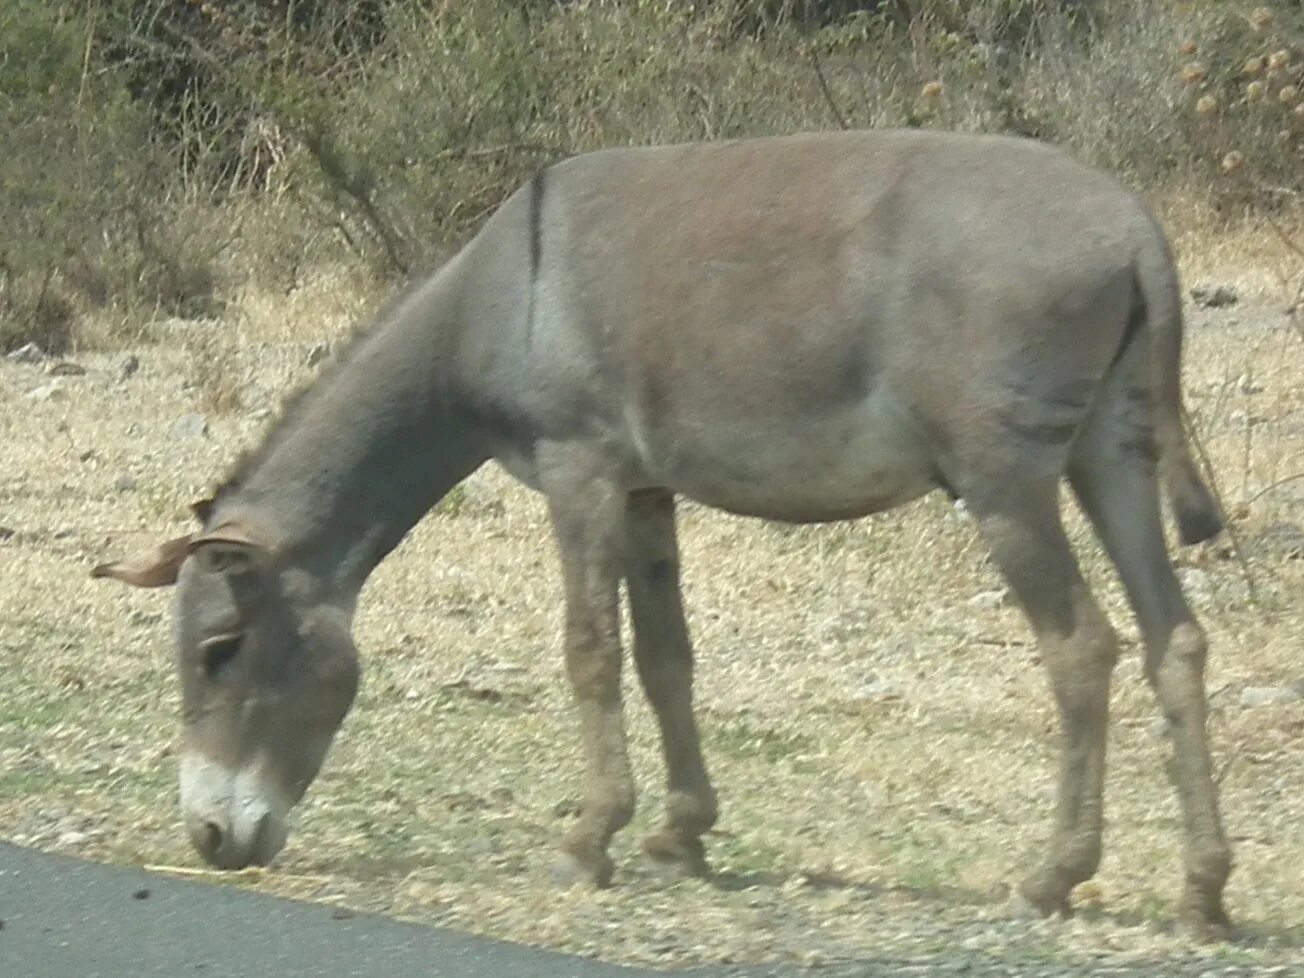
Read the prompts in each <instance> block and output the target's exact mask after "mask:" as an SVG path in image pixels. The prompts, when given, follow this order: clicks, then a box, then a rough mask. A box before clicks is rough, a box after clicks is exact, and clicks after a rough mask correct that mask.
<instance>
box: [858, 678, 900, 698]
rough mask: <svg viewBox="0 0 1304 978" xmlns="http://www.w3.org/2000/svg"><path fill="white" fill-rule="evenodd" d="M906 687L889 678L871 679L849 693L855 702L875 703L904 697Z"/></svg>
mask: <svg viewBox="0 0 1304 978" xmlns="http://www.w3.org/2000/svg"><path fill="white" fill-rule="evenodd" d="M905 695H906V689H905V687H904V686H902V685H901V684H900V683H898V682H893V681H892V680H891V679H873V680H870V681H869V682H867V683H865V684H864V685H863V686H861V687H860V688H859V689H857V690H856V691H855V692H854V693H852V694H851V699H852V701H854V702H856V703H875V702H882V701H884V700H900V699H905Z"/></svg>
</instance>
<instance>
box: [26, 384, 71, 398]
mask: <svg viewBox="0 0 1304 978" xmlns="http://www.w3.org/2000/svg"><path fill="white" fill-rule="evenodd" d="M27 396H28V398H29V399H30V400H33V401H38V402H40V401H53V400H59V399H61V398H62V397H63V385H62V384H61V383H59V382H58V381H57V380H56V381H53V382H52V383H49V384H42V385H41V386H40V387H38V388H36V390H34V391H32V392H31V393H30V394H28V395H27Z"/></svg>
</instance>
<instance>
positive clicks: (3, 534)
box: [0, 526, 18, 540]
mask: <svg viewBox="0 0 1304 978" xmlns="http://www.w3.org/2000/svg"><path fill="white" fill-rule="evenodd" d="M17 535H18V531H17V530H15V529H14V528H13V527H12V526H0V540H12V539H13V538H14V537H16V536H17Z"/></svg>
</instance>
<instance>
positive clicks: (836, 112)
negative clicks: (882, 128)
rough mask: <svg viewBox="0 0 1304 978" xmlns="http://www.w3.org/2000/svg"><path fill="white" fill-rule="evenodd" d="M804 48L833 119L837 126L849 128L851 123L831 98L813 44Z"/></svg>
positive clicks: (826, 80) (831, 93) (831, 94)
mask: <svg viewBox="0 0 1304 978" xmlns="http://www.w3.org/2000/svg"><path fill="white" fill-rule="evenodd" d="M806 50H807V52H808V53H809V54H810V63H811V67H813V68H814V69H815V79H816V80H817V81H818V82H819V84H820V92H821V93H822V94H823V96H824V102H825V103H826V104H827V105H828V107H829V112H831V113H832V114H833V119H834V121H836V122H837V124H838V128H840V129H850V128H851V125H850V123H848V122H847V117H846V116H845V115H843V114H842V110H841V109H839V108H838V103H837V101H836V100H835V99H834V98H833V91H832V90H831V89H830V88H829V80H828V79H827V78H825V77H824V66H823V65H821V64H820V58H819V55H818V54H816V53H815V48H814V46H810V47H808V48H807V49H806Z"/></svg>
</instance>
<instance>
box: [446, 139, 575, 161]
mask: <svg viewBox="0 0 1304 978" xmlns="http://www.w3.org/2000/svg"><path fill="white" fill-rule="evenodd" d="M503 153H548V154H551V155H553V156H567V155H569V154H570V151H569V150H567V149H566V148H565V147H563V146H551V145H549V144H547V143H502V144H500V145H498V146H478V147H475V148H472V149H456V148H455V149H446V150H443V151H442V152H439V153H436V154H435V155H434V156H432V157H431V159H432V160H478V159H483V158H484V157H486V156H501V155H502V154H503Z"/></svg>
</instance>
